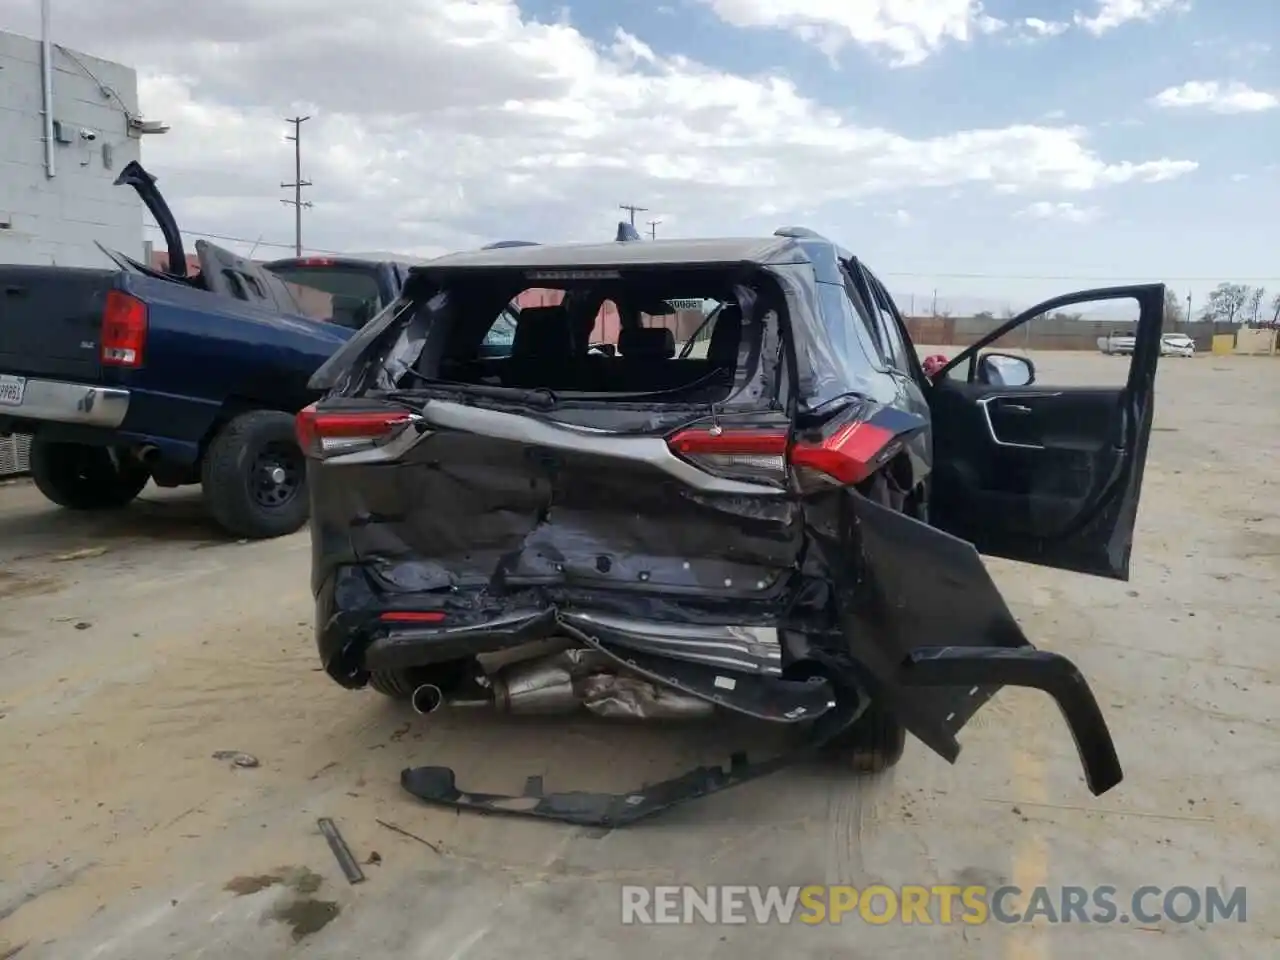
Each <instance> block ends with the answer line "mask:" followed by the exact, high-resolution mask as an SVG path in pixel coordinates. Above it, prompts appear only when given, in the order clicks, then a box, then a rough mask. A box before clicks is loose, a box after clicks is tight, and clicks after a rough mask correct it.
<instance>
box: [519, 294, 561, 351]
mask: <svg viewBox="0 0 1280 960" xmlns="http://www.w3.org/2000/svg"><path fill="white" fill-rule="evenodd" d="M572 353H573V331H572V329H570V326H569V312H568V311H567V310H566V309H565V308H564V306H563V305H560V304H557V305H555V306H550V307H525V308H523V309H522V310H521V311H520V313H519V316H517V318H516V335H515V338H514V340H513V342H512V344H511V355H512V356H513V357H568V356H570V355H571V354H572Z"/></svg>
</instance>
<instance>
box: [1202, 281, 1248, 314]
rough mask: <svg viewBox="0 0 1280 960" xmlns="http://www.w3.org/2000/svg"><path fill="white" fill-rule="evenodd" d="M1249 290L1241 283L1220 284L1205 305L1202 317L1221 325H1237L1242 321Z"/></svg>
mask: <svg viewBox="0 0 1280 960" xmlns="http://www.w3.org/2000/svg"><path fill="white" fill-rule="evenodd" d="M1249 292H1250V291H1249V288H1248V287H1247V286H1245V285H1244V284H1243V283H1220V284H1218V285H1217V286H1216V287H1215V288H1214V290H1213V292H1212V293H1210V294H1209V301H1208V303H1206V304H1205V308H1204V317H1205V319H1206V320H1213V321H1216V322H1221V323H1239V322H1241V321H1242V320H1243V319H1244V311H1245V306H1246V304H1247V302H1248V299H1249Z"/></svg>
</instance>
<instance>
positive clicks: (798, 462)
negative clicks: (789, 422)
mask: <svg viewBox="0 0 1280 960" xmlns="http://www.w3.org/2000/svg"><path fill="white" fill-rule="evenodd" d="M892 439H893V431H891V430H886V429H885V428H884V427H879V426H876V425H875V424H874V423H866V422H863V421H857V420H856V421H854V422H853V423H850V424H847V425H846V426H843V427H840V428H839V429H838V430H836V431H835V432H834V433H833V434H831V436H829V437H825V438H823V439H822V441H821V442H818V443H797V444H796V445H795V446H794V447H793V448H792V449H791V462H792V463H793V464H794V465H795V466H797V467H804V468H808V469H809V470H814V471H817V472H818V473H820V474H822V475H823V476H827V477H830V478H831V479H832V480H835V481H837V482H838V483H842V484H851V483H861V482H862V481H863V480H865V479H867V477H869V476H871V474H873V473H875V471H876V470H877V469H878V468H879V466H880V464H881V463H882V462H883V460H884V453H885V448H886V447H887V446H888V444H889V441H890V440H892Z"/></svg>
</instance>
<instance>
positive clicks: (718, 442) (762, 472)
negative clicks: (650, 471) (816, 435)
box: [667, 427, 787, 486]
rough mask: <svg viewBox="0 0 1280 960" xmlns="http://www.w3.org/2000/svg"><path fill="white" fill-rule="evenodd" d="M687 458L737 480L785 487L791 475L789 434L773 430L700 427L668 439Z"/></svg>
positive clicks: (714, 472)
mask: <svg viewBox="0 0 1280 960" xmlns="http://www.w3.org/2000/svg"><path fill="white" fill-rule="evenodd" d="M667 446H668V447H669V448H670V449H671V452H672V453H674V454H676V455H677V456H679V457H681V458H682V459H684V460H687V461H688V462H690V463H692V464H693V465H694V466H697V467H700V468H701V469H703V470H705V471H707V473H713V474H715V475H716V476H718V477H727V478H730V479H733V480H744V481H747V482H749V483H750V482H755V483H767V484H770V485H772V486H782V485H783V484H785V482H786V478H787V460H786V456H787V435H786V433H784V432H782V431H780V430H779V431H770V430H732V429H730V430H725V429H721V428H718V427H710V428H707V427H696V428H694V429H691V430H681V431H680V432H679V433H677V434H676V435H675V436H673V437H670V438H669V439H668V440H667Z"/></svg>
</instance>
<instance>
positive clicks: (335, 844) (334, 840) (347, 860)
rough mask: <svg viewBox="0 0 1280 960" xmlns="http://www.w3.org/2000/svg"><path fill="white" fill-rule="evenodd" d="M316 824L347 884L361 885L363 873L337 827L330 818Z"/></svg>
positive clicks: (323, 818)
mask: <svg viewBox="0 0 1280 960" xmlns="http://www.w3.org/2000/svg"><path fill="white" fill-rule="evenodd" d="M316 823H317V824H318V825H319V827H320V832H321V833H322V834H324V838H325V840H327V841H328V842H329V849H330V850H332V851H333V855H334V857H335V858H336V859H337V861H338V866H340V867H341V868H342V872H343V874H344V875H345V876H346V878H347V883H363V882H364V871H363V870H361V869H360V864H358V863H356V858H355V854H353V853H352V852H351V848H350V847H349V846H347V841H346V840H344V839H342V834H341V833H340V832H339V831H338V825H337V824H336V823H334V822H333V820H332V818H330V817H321V818H320V819H319V820H317V821H316Z"/></svg>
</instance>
